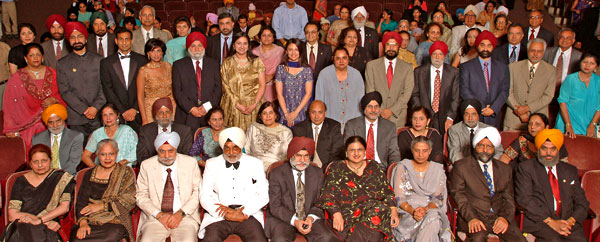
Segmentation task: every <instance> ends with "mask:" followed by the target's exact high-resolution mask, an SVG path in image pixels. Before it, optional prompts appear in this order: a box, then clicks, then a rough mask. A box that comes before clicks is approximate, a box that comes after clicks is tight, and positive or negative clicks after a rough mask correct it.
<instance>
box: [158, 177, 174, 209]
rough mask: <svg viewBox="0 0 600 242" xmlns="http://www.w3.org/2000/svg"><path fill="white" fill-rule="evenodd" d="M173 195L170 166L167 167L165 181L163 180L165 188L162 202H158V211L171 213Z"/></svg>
mask: <svg viewBox="0 0 600 242" xmlns="http://www.w3.org/2000/svg"><path fill="white" fill-rule="evenodd" d="M174 197H175V188H173V181H172V180H171V168H167V181H166V182H165V189H164V190H163V197H162V202H161V204H160V211H162V212H163V213H173V198H174Z"/></svg>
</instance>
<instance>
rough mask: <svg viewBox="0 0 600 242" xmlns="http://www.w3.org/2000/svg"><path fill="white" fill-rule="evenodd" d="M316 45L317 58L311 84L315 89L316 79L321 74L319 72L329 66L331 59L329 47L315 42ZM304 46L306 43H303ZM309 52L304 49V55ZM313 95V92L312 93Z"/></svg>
mask: <svg viewBox="0 0 600 242" xmlns="http://www.w3.org/2000/svg"><path fill="white" fill-rule="evenodd" d="M317 43H318V47H317V56H315V57H316V60H315V69H314V70H313V84H314V86H315V87H316V85H317V78H318V77H319V73H320V72H321V70H323V68H325V67H326V66H328V65H331V62H332V59H331V55H332V53H331V46H329V45H326V44H323V43H320V42H317ZM305 44H306V42H305ZM309 51H310V49H308V46H307V49H306V53H308V52H309ZM308 55H309V54H307V56H306V60H307V63H308V60H309V58H308ZM313 90H314V89H313ZM313 93H314V92H313Z"/></svg>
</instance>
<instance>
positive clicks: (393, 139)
mask: <svg viewBox="0 0 600 242" xmlns="http://www.w3.org/2000/svg"><path fill="white" fill-rule="evenodd" d="M377 122H378V124H377V140H376V141H375V143H376V146H377V155H378V156H379V159H381V163H379V165H380V166H381V167H382V168H383V169H384V171H386V170H387V167H388V166H389V165H390V164H392V163H394V162H398V161H400V149H399V148H398V137H397V136H396V124H394V123H393V122H392V121H389V120H387V119H384V118H379V119H378V120H377ZM367 130H368V128H367V127H366V124H365V116H360V117H357V118H353V119H351V120H350V121H348V123H346V126H344V141H345V140H346V139H348V138H350V137H352V136H360V137H362V138H363V139H365V141H366V140H367Z"/></svg>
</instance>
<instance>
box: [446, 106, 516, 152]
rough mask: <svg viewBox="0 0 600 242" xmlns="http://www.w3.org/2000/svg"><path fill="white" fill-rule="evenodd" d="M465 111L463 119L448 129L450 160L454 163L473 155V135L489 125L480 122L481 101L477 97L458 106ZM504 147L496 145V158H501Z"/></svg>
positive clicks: (460, 110)
mask: <svg viewBox="0 0 600 242" xmlns="http://www.w3.org/2000/svg"><path fill="white" fill-rule="evenodd" d="M458 111H459V112H462V113H463V121H461V122H459V123H457V124H455V125H452V127H450V129H448V153H449V158H450V162H452V163H454V162H456V161H458V160H460V159H462V158H465V157H468V156H470V155H471V150H472V148H471V147H472V146H471V144H472V140H473V135H474V134H475V132H477V130H479V129H482V128H487V127H489V125H487V124H484V123H482V122H479V117H480V116H479V114H480V112H481V103H480V102H479V101H477V99H465V100H463V101H462V103H461V104H460V106H459V108H458ZM503 151H504V149H503V148H502V145H500V146H498V147H496V149H495V153H494V158H495V159H499V158H500V156H502V152H503Z"/></svg>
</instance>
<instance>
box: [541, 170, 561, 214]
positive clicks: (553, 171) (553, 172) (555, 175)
mask: <svg viewBox="0 0 600 242" xmlns="http://www.w3.org/2000/svg"><path fill="white" fill-rule="evenodd" d="M544 169H546V175H547V174H548V167H547V166H544ZM552 174H554V177H556V180H558V174H557V173H556V165H554V166H552ZM548 179H550V178H548ZM552 197H553V198H554V199H553V200H554V211H556V205H557V203H556V198H555V197H554V193H552Z"/></svg>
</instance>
